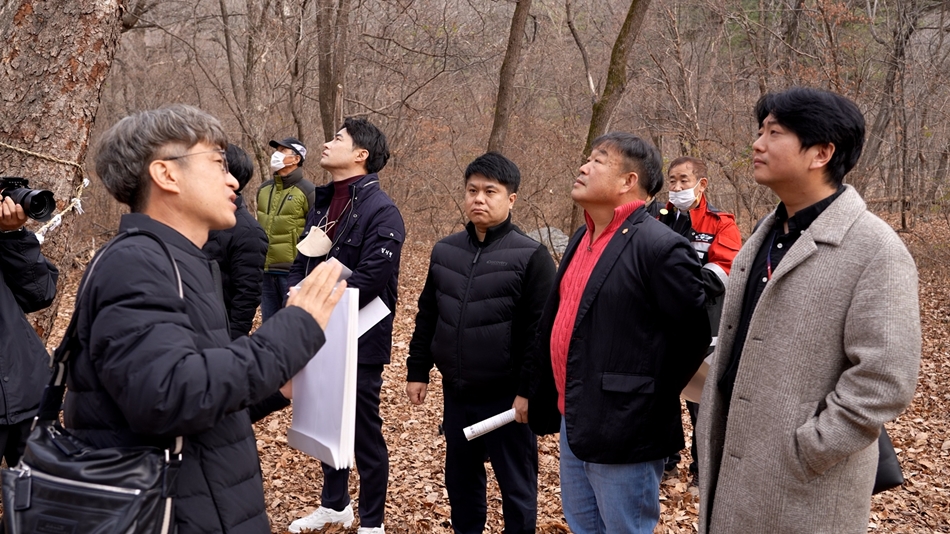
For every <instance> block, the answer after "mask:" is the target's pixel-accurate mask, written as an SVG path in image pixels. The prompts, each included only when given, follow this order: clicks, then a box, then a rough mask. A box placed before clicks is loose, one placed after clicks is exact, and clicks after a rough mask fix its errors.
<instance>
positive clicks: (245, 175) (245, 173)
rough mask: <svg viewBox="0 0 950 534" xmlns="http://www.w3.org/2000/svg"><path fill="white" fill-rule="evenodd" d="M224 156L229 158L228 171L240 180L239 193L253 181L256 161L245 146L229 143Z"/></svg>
mask: <svg viewBox="0 0 950 534" xmlns="http://www.w3.org/2000/svg"><path fill="white" fill-rule="evenodd" d="M224 157H225V158H227V160H228V171H229V172H230V173H231V176H233V177H235V178H236V179H237V182H238V188H237V191H236V192H237V193H240V192H241V190H242V189H244V186H246V185H247V183H248V182H250V181H251V177H252V176H254V163H253V162H252V161H251V156H249V155H248V154H247V152H245V151H244V149H243V148H241V147H239V146H237V145H235V144H234V143H229V144H228V148H226V149H225V150H224Z"/></svg>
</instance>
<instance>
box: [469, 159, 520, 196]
mask: <svg viewBox="0 0 950 534" xmlns="http://www.w3.org/2000/svg"><path fill="white" fill-rule="evenodd" d="M473 174H481V175H482V176H484V177H485V178H490V179H492V180H495V181H497V182H498V183H500V184H501V185H503V186H505V189H507V190H508V194H511V193H517V192H518V186H519V185H521V171H519V170H518V166H517V165H515V164H514V162H513V161H511V160H510V159H508V158H506V157H505V156H502V155H501V154H499V153H498V152H489V153H487V154H482V155H481V156H478V157H477V158H475V159H474V160H473V161H472V162H471V163H469V164H468V167H466V168H465V182H466V183H468V179H469V178H471V177H472V175H473Z"/></svg>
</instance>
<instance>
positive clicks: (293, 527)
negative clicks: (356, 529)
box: [288, 504, 353, 533]
mask: <svg viewBox="0 0 950 534" xmlns="http://www.w3.org/2000/svg"><path fill="white" fill-rule="evenodd" d="M328 523H340V524H342V525H343V528H349V527H350V525H352V524H353V505H351V504H348V505H346V508H344V509H343V511H342V512H337V511H336V510H333V509H330V508H324V507H323V506H321V507H320V508H317V509H316V510H314V512H313V513H312V514H310V515H308V516H307V517H301V518H300V519H298V520H296V521H294V522H293V523H291V524H290V527H288V530H290V531H291V532H294V533H297V532H303V531H305V530H320V529H321V528H323V526H324V525H326V524H328Z"/></svg>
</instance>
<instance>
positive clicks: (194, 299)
mask: <svg viewBox="0 0 950 534" xmlns="http://www.w3.org/2000/svg"><path fill="white" fill-rule="evenodd" d="M226 146H227V141H226V139H225V135H224V131H223V130H222V128H221V124H220V123H219V122H218V120H217V119H215V118H214V117H212V116H210V115H208V114H207V113H205V112H203V111H201V110H199V109H197V108H194V107H191V106H185V105H174V106H169V107H166V108H162V109H157V110H152V111H144V112H141V113H136V114H134V115H131V116H128V117H126V118H124V119H122V120H121V121H119V122H118V123H117V124H115V125H114V126H113V127H112V128H110V129H109V130H108V131H107V132H106V133H105V135H104V136H103V139H102V141H101V143H100V146H99V150H98V155H97V156H96V172H97V173H98V175H99V177H100V178H101V179H102V182H103V184H104V185H105V187H106V189H108V190H109V193H111V194H112V196H113V197H115V199H116V200H118V201H119V202H121V203H123V204H127V205H128V206H129V209H130V211H131V213H129V214H127V215H123V216H122V220H121V222H120V224H119V231H120V232H122V233H124V234H126V235H127V237H125V238H121V239H120V240H118V241H115V242H114V244H113V245H112V246H111V247H109V248H108V250H105V251H101V252H100V254H99V256H101V257H97V258H96V263H95V264H94V265H95V268H94V269H91V270H89V271H87V273H86V275H85V276H84V279H83V287H84V289H83V292H82V293H81V295H80V296H79V297H77V304H76V310H75V312H74V313H76V314H78V327H77V336H78V341H79V346H80V348H79V350H78V353H74V356H73V357H72V358H70V360H69V373H68V384H67V385H68V392H67V394H66V401H65V406H64V418H65V424H66V427H67V428H68V429H69V430H70V431H71V432H72V433H74V434H75V435H76V436H77V437H79V438H80V439H83V440H85V441H86V442H87V443H89V444H90V445H91V446H93V447H118V446H137V445H149V446H156V447H162V448H164V447H166V446H168V444H169V442H170V441H171V440H174V439H175V437H177V436H182V437H184V449H183V452H182V456H183V460H182V469H181V470H180V474H179V476H178V480H177V484H176V487H175V490H174V492H173V495H174V503H175V506H174V513H175V523H176V527H177V532H178V533H179V534H188V533H198V532H201V533H209V532H215V533H223V534H229V533H235V534H237V533H242V534H243V533H263V532H270V525H269V524H268V519H267V513H266V511H265V508H264V491H263V485H262V480H261V470H260V463H259V459H258V456H257V446H256V442H255V439H254V432H253V429H252V427H251V420H250V418H249V415H248V410H247V408H248V407H250V406H252V405H254V404H256V403H259V402H261V401H263V400H264V399H265V398H267V397H268V396H270V395H271V394H273V393H274V392H276V391H277V389H278V388H279V387H280V386H281V385H282V384H284V383H286V382H287V381H288V380H290V378H291V377H292V376H293V375H294V374H295V373H296V372H297V371H299V370H300V369H301V368H302V367H303V366H304V365H306V363H307V362H308V361H309V360H310V358H311V357H312V356H313V355H314V354H316V352H317V350H318V349H319V348H320V347H321V346H322V345H323V343H324V334H323V327H325V326H326V323H327V320H328V319H329V316H330V313H331V312H332V310H333V307H334V306H335V305H336V303H337V301H338V300H339V298H340V294H341V293H342V289H343V288H344V287H345V283H344V282H340V283H339V284H338V285H337V286H336V287H335V284H336V282H337V279H338V277H339V271H340V268H339V266H337V267H336V268H334V267H332V266H331V265H330V264H322V265H320V266H319V267H318V268H317V269H315V270H314V271H313V273H312V274H311V275H310V276H308V277H307V278H306V279H305V280H304V281H303V283H302V286H301V289H300V290H299V291H295V292H294V293H293V294H292V295H291V296H290V298H289V299H288V302H287V307H286V308H285V309H282V310H280V311H279V312H278V313H279V314H280V316H281V317H280V320H279V321H269V322H267V323H265V324H264V325H263V326H262V327H261V328H259V329H258V330H257V331H256V332H255V333H254V335H252V336H250V337H240V338H238V339H236V340H234V341H233V342H232V341H231V338H230V335H229V329H228V318H227V314H226V312H225V308H224V303H223V301H222V299H221V296H220V293H219V292H220V289H219V285H220V276H219V272H218V267H217V263H216V262H213V261H210V260H209V259H208V258H207V257H206V256H205V255H204V253H202V251H201V246H202V245H204V243H205V241H206V240H207V239H208V232H209V231H210V230H221V229H225V228H228V227H230V226H233V225H234V223H235V217H234V211H235V205H234V198H235V193H234V190H235V189H237V187H238V183H237V180H235V178H234V177H233V176H231V174H230V173H229V172H228V167H227V160H226V159H225V154H224V149H225V147H226ZM166 248H167V252H166V251H165V250H164V249H166ZM168 253H170V256H171V257H169V254H168ZM172 261H174V264H173V263H172Z"/></svg>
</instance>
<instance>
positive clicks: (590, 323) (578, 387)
mask: <svg viewBox="0 0 950 534" xmlns="http://www.w3.org/2000/svg"><path fill="white" fill-rule="evenodd" d="M662 181H663V170H662V159H661V158H660V153H659V151H658V150H657V149H656V148H655V147H653V146H652V145H650V144H649V143H648V142H646V141H644V140H643V139H641V138H639V137H636V136H634V135H631V134H627V133H622V132H612V133H608V134H606V135H603V136H601V137H599V138H597V139H596V140H595V141H594V143H593V149H592V151H591V154H590V157H589V159H588V161H587V163H585V164H584V165H583V166H581V168H580V174H579V175H578V177H577V178H576V179H575V181H574V185H573V187H572V190H571V198H572V199H573V200H574V201H575V202H577V204H578V205H580V206H581V207H582V208H584V218H585V222H586V224H585V225H584V226H582V227H581V228H580V229H578V231H577V232H576V233H575V234H574V237H572V238H571V242H570V243H569V244H568V247H567V250H566V251H565V253H564V257H563V259H562V260H561V264H560V267H559V269H558V272H557V275H556V278H555V281H554V288H553V290H552V293H551V296H550V297H549V299H548V302H547V304H546V305H545V308H544V311H543V313H542V316H541V321H540V325H539V328H538V338H537V345H538V347H537V350H536V352H535V356H534V357H533V358H531V361H529V362H526V364H532V365H535V366H536V367H535V369H536V371H535V374H534V375H533V376H534V379H535V380H534V383H533V384H532V385H533V386H534V387H533V388H530V391H528V392H527V393H528V395H529V399H530V409H529V411H528V424H529V425H530V426H531V429H532V430H534V431H535V432H536V433H538V434H551V433H555V432H560V436H561V442H560V475H561V478H560V480H561V502H562V505H563V508H564V515H565V518H566V519H567V523H568V525H569V526H570V528H571V531H572V532H574V533H576V534H587V533H594V532H604V531H605V530H606V531H607V532H624V533H637V534H639V533H652V532H653V530H654V528H655V527H656V523H657V520H658V519H659V516H660V502H659V488H660V479H661V477H662V474H663V464H664V462H665V459H666V458H667V457H668V456H670V455H671V454H673V453H674V452H676V451H678V450H680V449H682V448H683V446H684V445H685V443H684V441H683V426H682V422H681V420H680V417H679V413H680V401H679V396H680V392H682V390H683V387H684V386H685V385H686V384H687V383H688V382H689V379H690V377H692V375H693V374H694V373H695V371H696V369H698V368H699V366H700V364H701V363H702V360H703V356H704V354H705V351H706V347H708V346H709V341H710V337H709V321H708V320H707V319H706V311H705V308H704V307H703V303H704V300H705V297H704V290H703V284H702V280H701V277H700V271H701V270H702V269H701V266H700V263H699V261H698V260H697V258H696V254H695V253H693V251H692V247H690V245H689V242H688V241H687V240H686V239H684V238H683V237H682V236H680V235H676V233H674V232H671V231H670V229H669V228H667V227H665V226H664V225H662V224H660V223H659V222H658V221H657V220H656V219H655V218H654V217H653V216H652V215H650V214H649V213H648V212H647V210H646V208H645V204H646V203H645V201H646V200H647V199H648V197H649V196H650V192H652V191H656V190H658V189H659V184H660V183H662ZM682 324H690V325H696V326H695V327H690V328H689V329H688V330H685V331H684V329H683V328H682V327H681V325H682Z"/></svg>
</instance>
